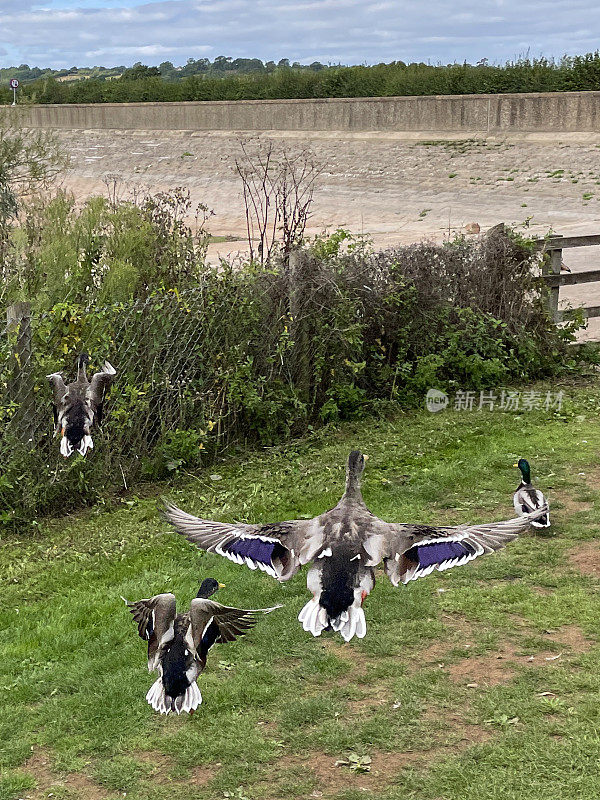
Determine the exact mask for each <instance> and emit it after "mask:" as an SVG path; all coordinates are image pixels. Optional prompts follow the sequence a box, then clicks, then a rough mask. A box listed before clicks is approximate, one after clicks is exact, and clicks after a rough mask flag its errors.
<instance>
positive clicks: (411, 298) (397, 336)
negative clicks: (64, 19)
mask: <svg viewBox="0 0 600 800" xmlns="http://www.w3.org/2000/svg"><path fill="white" fill-rule="evenodd" d="M54 202H57V201H54ZM138 211H139V209H138ZM133 212H134V209H133V208H132V207H131V205H130V204H123V205H122V206H119V207H117V208H116V209H112V210H109V212H107V213H110V214H112V215H116V216H117V217H118V218H120V215H121V214H123V215H125V217H126V218H127V215H130V214H132V213H133ZM140 213H141V212H140ZM85 214H86V209H85V208H83V209H75V208H73V207H72V208H71V209H70V211H69V212H68V214H67V215H66V218H65V219H66V221H68V222H69V225H66V223H65V225H63V227H62V229H60V228H59V229H57V228H56V227H53V222H52V220H53V219H54V217H53V215H52V214H50V215H49V217H47V218H46V219H47V220H50V221H47V222H46V225H47V229H45V230H42V231H41V232H38V233H40V234H45V236H44V235H42V236H41V243H40V241H37V240H36V243H34V244H30V245H29V246H28V248H26V253H27V254H28V256H29V258H30V261H31V265H30V268H31V272H32V273H33V274H34V275H35V276H36V277H37V278H38V282H37V283H36V284H35V285H36V287H37V293H36V294H35V295H34V296H32V300H33V303H34V313H33V319H32V323H31V357H30V358H29V360H28V363H27V364H26V365H25V368H23V367H22V365H21V364H20V363H17V361H16V359H15V352H18V350H19V345H18V343H17V339H18V336H19V332H18V331H16V332H14V333H12V334H11V335H10V336H8V337H6V336H5V337H4V338H3V339H2V341H1V344H0V350H1V352H0V425H2V428H3V431H4V433H5V435H4V437H3V439H2V442H1V443H0V463H2V464H3V468H2V473H1V474H0V520H1V521H2V522H3V523H4V524H5V525H9V526H20V525H22V524H24V523H26V522H27V521H29V520H31V519H33V518H35V516H36V515H39V514H42V513H44V514H46V513H54V512H59V511H65V510H70V509H73V508H76V507H77V506H79V505H81V504H82V503H85V502H90V501H93V500H95V499H98V498H99V497H102V496H106V491H107V489H108V488H110V487H115V486H119V485H121V486H123V483H126V484H127V486H131V484H132V483H133V482H135V481H139V480H140V479H150V480H157V479H163V478H166V477H169V476H171V475H174V474H177V473H179V472H181V471H188V470H193V469H194V468H196V467H198V466H200V465H202V464H204V463H206V462H210V461H211V460H213V459H214V458H215V456H216V455H217V454H219V453H222V452H223V451H224V450H225V449H227V448H228V447H230V446H231V445H233V444H252V443H260V444H261V445H271V444H274V443H276V442H279V441H281V440H283V439H285V438H286V437H289V436H293V435H298V434H301V433H302V432H303V431H305V430H306V429H307V428H308V426H310V425H314V424H318V423H322V422H328V421H335V420H340V419H348V418H360V417H361V416H363V415H365V414H369V413H376V412H377V411H378V410H381V409H386V408H388V407H389V406H390V404H391V405H393V406H397V405H398V404H400V405H404V406H410V405H414V404H420V403H422V402H423V397H424V394H425V393H426V391H427V389H428V388H431V387H436V388H442V389H443V388H447V389H451V390H456V389H483V388H486V387H498V386H510V385H513V386H514V385H515V384H517V383H519V382H522V381H527V380H533V379H536V378H539V377H543V376H547V375H551V374H555V373H558V372H560V371H561V370H563V369H564V368H565V364H568V362H569V358H568V357H567V349H566V342H567V341H568V340H569V336H570V332H568V331H567V332H560V331H557V329H556V328H555V326H554V325H553V324H552V322H551V321H550V320H549V318H548V316H547V313H546V311H545V296H544V292H545V290H544V288H543V286H542V285H541V282H540V281H539V279H538V278H536V277H535V276H534V273H533V271H532V267H533V265H534V262H535V261H536V259H537V256H536V253H535V249H534V247H533V245H532V243H531V242H529V241H526V240H523V239H521V238H520V237H518V236H515V235H514V234H512V233H511V232H509V231H506V230H504V229H502V228H498V229H496V230H495V231H493V232H492V234H491V235H488V236H487V237H483V238H481V239H480V240H470V241H466V240H464V239H462V238H461V239H458V240H456V241H455V242H452V243H449V244H446V245H440V246H437V245H428V244H421V245H414V246H412V247H404V248H398V249H395V250H389V251H385V252H382V253H372V252H370V250H369V249H368V248H367V247H365V246H362V245H360V244H358V245H357V244H356V243H353V244H352V245H351V247H350V248H349V249H350V252H347V253H346V254H343V253H342V252H341V246H342V245H343V243H344V239H345V238H348V237H347V235H346V234H345V233H343V232H341V233H339V232H338V234H337V235H336V236H335V237H332V238H331V239H325V240H318V241H317V242H315V243H314V244H313V245H312V246H311V247H310V248H309V249H308V250H306V251H305V252H304V254H303V255H301V256H300V257H299V258H298V264H297V267H296V269H293V270H292V269H291V268H290V266H289V265H288V264H286V263H284V262H281V263H278V264H272V265H271V266H270V267H269V268H266V269H262V268H258V267H256V266H253V265H246V266H245V267H244V268H240V267H239V265H238V266H237V267H235V268H234V267H233V266H231V265H228V264H226V263H221V264H219V265H218V266H216V267H208V266H206V265H204V263H203V260H202V252H201V251H195V250H194V249H193V247H192V245H191V242H190V239H189V236H190V232H189V231H187V230H186V229H185V228H184V229H181V230H179V229H177V228H176V229H172V236H171V238H170V240H169V242H170V245H169V247H168V248H166V249H165V250H164V252H163V251H162V250H158V251H156V250H154V251H153V252H155V255H156V253H163V255H162V258H163V259H164V260H163V261H161V260H160V257H159V256H156V258H158V261H156V262H155V263H154V265H153V267H152V271H151V274H152V276H153V278H152V281H153V282H155V285H157V286H158V288H155V289H153V290H151V289H150V287H149V286H148V285H147V284H146V283H145V282H144V281H138V282H137V283H135V282H132V283H131V284H130V286H131V296H130V297H128V298H123V299H121V300H119V301H118V302H115V301H113V302H106V301H104V302H101V299H102V298H106V297H108V296H110V292H108V293H107V291H106V286H105V282H106V281H108V280H109V279H110V276H111V274H113V271H115V272H116V274H119V272H120V271H121V270H122V269H123V268H124V265H125V264H126V263H127V261H126V260H123V259H124V256H123V252H122V251H121V250H119V251H118V253H117V254H116V255H115V253H114V252H113V236H112V227H111V226H110V225H109V226H107V219H106V216H104V215H103V214H97V215H96V216H95V217H94V220H95V223H94V225H96V227H94V225H92V224H88V225H87V226H82V227H80V226H78V220H80V219H81V217H82V215H85ZM144 214H145V216H144ZM39 218H43V217H39V215H38V219H39ZM86 219H87V222H88V223H90V218H89V217H87V218H86ZM140 219H141V220H146V221H148V220H149V222H148V227H145V226H144V225H141V226H139V228H138V234H139V237H140V240H141V242H143V243H145V245H146V247H141V245H140V242H138V245H140V246H138V247H136V248H134V249H133V251H132V253H130V254H129V258H130V259H131V258H133V254H135V253H139V252H141V253H143V254H145V253H147V252H149V251H152V248H156V247H157V242H161V241H162V236H161V235H159V233H161V232H162V233H163V234H164V231H165V221H164V217H163V216H162V215H159V216H158V217H156V215H153V214H150V212H149V211H148V209H146V212H144V213H142V216H141V217H140ZM114 225H116V222H115V220H114V219H113V220H112V226H113V227H114ZM69 226H70V227H69ZM166 227H167V229H168V228H169V226H168V225H167V226H166ZM117 228H118V226H117ZM66 229H68V230H70V231H71V234H70V235H74V234H73V230H76V231H78V234H77V242H78V248H79V249H78V252H79V254H80V257H79V263H82V264H84V265H87V266H85V269H84V270H83V272H81V271H78V270H72V272H71V275H70V277H69V278H68V280H67V284H68V282H69V280H71V282H72V286H71V290H72V291H71V295H70V296H69V297H68V299H66V300H63V301H61V302H57V301H56V299H55V297H53V294H52V292H50V291H49V289H48V287H47V286H45V285H44V283H43V281H42V279H41V278H40V271H39V269H38V268H37V266H36V265H39V263H40V259H41V260H42V261H44V259H46V260H47V259H48V248H49V247H50V245H51V244H52V242H53V241H54V240H56V241H57V242H59V241H63V242H64V241H65V234H64V231H65V230H66ZM84 232H85V235H84ZM101 234H102V235H101ZM66 241H69V237H68V236H67V238H66ZM92 242H94V243H95V247H96V249H95V251H94V252H95V255H94V259H93V264H92V266H91V267H90V266H89V263H88V262H89V248H90V247H91V243H92ZM186 243H187V245H188V246H184V244H186ZM140 247H141V250H140ZM50 250H51V251H52V248H51V247H50ZM85 254H87V255H85ZM15 259H16V261H18V258H17V256H16V255H15ZM144 259H145V256H144V257H143V258H142V262H144ZM144 263H145V262H144ZM178 264H179V265H182V264H186V265H187V269H186V270H183V269H175V267H176V266H177V265H178ZM87 269H89V270H90V271H89V272H86V271H85V270H87ZM131 269H132V274H137V268H136V267H135V264H133V265H131ZM82 275H83V276H84V277H83V278H82ZM159 276H162V279H163V284H162V286H160V282H159V280H158V278H159ZM92 279H94V280H92ZM82 280H83V281H84V282H83V283H82ZM85 280H88V285H87V290H86V288H85ZM89 281H91V284H90V283H89ZM94 281H95V282H94ZM134 287H135V288H134ZM67 294H68V292H67ZM82 351H87V352H88V353H90V355H91V357H92V366H94V365H95V366H100V364H101V362H102V361H103V359H104V358H108V359H109V360H110V361H111V362H112V363H113V364H114V366H115V367H116V369H117V371H118V376H117V380H116V383H115V385H114V387H113V389H112V391H111V396H110V400H109V402H108V405H107V416H106V420H105V423H104V425H103V428H102V430H101V431H100V432H99V433H98V434H97V435H96V436H95V441H96V447H95V449H94V450H93V451H92V452H91V453H90V454H89V455H88V457H87V458H86V459H82V458H81V457H80V456H75V457H73V458H71V459H68V460H64V459H62V457H61V456H60V455H59V453H58V444H57V442H56V440H53V439H52V415H51V407H50V392H49V388H48V385H47V381H46V379H45V375H46V374H48V373H50V372H54V371H55V370H58V369H62V370H64V371H65V374H66V375H67V376H72V374H73V370H74V363H75V360H76V357H77V354H78V353H79V352H82ZM23 369H24V370H25V371H24V372H23ZM19 380H20V383H19Z"/></svg>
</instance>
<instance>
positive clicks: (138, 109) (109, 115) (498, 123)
mask: <svg viewBox="0 0 600 800" xmlns="http://www.w3.org/2000/svg"><path fill="white" fill-rule="evenodd" d="M5 112H6V113H8V114H15V115H17V116H18V119H19V123H20V124H22V125H23V126H25V127H32V128H57V129H67V130H69V129H70V130H72V129H85V128H89V129H116V130H191V131H200V130H244V131H251V130H255V131H266V130H288V131H294V130H299V131H303V130H306V131H431V132H435V131H464V132H465V133H496V132H519V131H520V132H548V133H560V132H565V133H566V132H579V131H581V132H586V131H589V132H595V131H600V92H564V93H552V94H550V93H548V94H502V95H457V96H435V97H364V98H348V99H346V98H333V99H322V100H239V101H236V102H229V101H223V102H190V103H110V104H102V105H100V104H98V105H91V104H90V105H83V104H82V105H40V106H30V107H21V108H19V107H17V108H16V109H13V108H11V107H7V108H6V109H5Z"/></svg>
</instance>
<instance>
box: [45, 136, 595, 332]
mask: <svg viewBox="0 0 600 800" xmlns="http://www.w3.org/2000/svg"><path fill="white" fill-rule="evenodd" d="M59 136H60V137H61V139H62V140H63V142H64V144H65V145H66V147H67V148H68V149H69V151H70V153H71V156H72V169H71V171H70V173H69V174H68V176H67V177H66V178H65V180H64V184H65V186H66V187H67V188H69V189H70V190H72V191H73V192H74V193H75V195H76V196H77V198H78V199H83V198H85V197H86V196H88V195H90V194H93V193H105V192H106V186H105V184H104V179H105V178H106V176H118V177H119V178H120V179H121V180H122V181H123V187H122V193H123V194H126V193H127V191H129V190H131V189H133V188H134V187H140V186H141V187H147V188H149V189H151V190H152V191H162V190H167V189H172V188H174V187H175V186H187V187H189V189H190V190H191V192H192V198H193V201H194V203H198V202H202V203H205V204H206V205H207V206H208V207H209V208H211V209H213V210H214V212H215V215H214V217H213V218H212V219H211V222H210V230H211V233H212V234H214V235H215V236H224V237H240V239H239V241H227V242H224V243H220V244H213V245H211V250H210V255H211V256H212V257H215V258H216V257H217V255H228V254H230V253H235V252H236V251H240V250H244V242H243V236H244V232H245V223H244V209H243V204H242V196H241V185H240V181H239V178H238V177H237V176H236V174H235V172H234V162H235V158H236V156H237V155H238V154H239V152H240V139H247V138H250V137H251V136H253V137H254V138H257V136H256V134H247V133H244V132H232V131H223V132H221V131H219V132H217V131H215V132H197V133H194V132H184V131H173V132H164V131H144V132H140V131H96V130H78V131H60V132H59ZM407 136H410V138H406V137H407ZM435 136H436V137H438V138H435V139H434V138H425V137H424V136H423V137H421V138H418V137H416V136H415V135H414V134H410V135H407V134H381V135H380V134H372V133H365V134H348V133H344V132H340V133H330V132H316V133H310V134H307V133H306V132H284V133H281V132H269V133H261V134H259V138H262V139H268V138H276V139H278V140H279V141H280V142H282V143H283V142H284V143H285V144H286V145H287V146H289V147H290V148H291V149H295V148H299V147H304V146H307V145H308V146H310V147H311V149H312V150H313V151H314V154H315V157H316V159H317V160H318V161H319V162H320V163H321V164H322V166H323V170H324V171H323V174H322V177H321V179H320V183H319V185H318V188H317V191H316V195H315V205H314V215H313V217H312V219H311V223H310V226H311V228H310V229H311V231H312V232H315V233H316V232H320V231H322V230H323V229H329V230H332V229H335V228H337V227H345V228H348V229H350V230H351V231H353V232H355V233H367V234H369V235H370V236H371V237H372V238H373V240H374V243H375V244H376V245H377V246H381V247H385V246H388V245H393V244H398V243H402V244H405V243H409V242H415V241H419V240H421V239H435V240H438V241H439V240H442V239H443V238H444V237H448V235H449V234H450V235H454V234H455V233H457V232H460V231H463V232H464V227H465V225H467V224H468V223H470V222H477V223H478V224H479V225H480V226H481V230H482V231H485V230H486V229H487V228H489V227H491V226H492V225H495V224H497V223H498V222H507V223H511V224H516V225H523V229H524V230H526V229H527V230H529V231H531V232H534V233H536V234H539V235H543V234H545V233H547V231H548V230H549V229H550V228H552V229H553V230H554V231H555V232H557V233H561V234H567V233H570V234H578V233H581V234H583V233H600V135H594V134H585V135H578V134H563V135H562V137H563V138H562V139H561V140H560V141H559V140H558V139H554V138H553V137H551V136H550V135H548V134H546V135H543V134H539V135H538V136H537V137H536V138H535V140H534V139H532V138H527V137H526V136H520V137H517V136H510V137H506V138H503V139H500V138H490V137H488V138H479V139H476V138H473V139H464V138H461V139H457V138H453V135H452V134H449V135H448V136H444V135H442V134H435ZM454 137H455V135H454ZM597 249H598V248H581V249H577V250H570V251H567V252H566V254H565V256H566V261H567V264H568V266H569V267H570V268H571V270H572V271H574V272H576V271H577V270H581V269H585V268H588V269H589V268H593V267H594V266H597V264H596V261H597ZM568 303H571V304H573V305H582V304H583V305H600V284H584V285H582V286H580V287H576V286H574V287H566V288H564V289H562V290H561V305H565V304H568ZM599 333H600V323H599V322H598V321H591V322H590V326H589V329H588V332H587V335H588V336H593V337H594V338H596V337H597V336H598V335H599Z"/></svg>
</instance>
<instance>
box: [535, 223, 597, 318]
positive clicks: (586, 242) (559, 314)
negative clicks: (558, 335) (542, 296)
mask: <svg viewBox="0 0 600 800" xmlns="http://www.w3.org/2000/svg"><path fill="white" fill-rule="evenodd" d="M598 245H600V234H594V235H592V236H551V237H549V238H548V239H539V240H538V246H539V248H540V250H543V251H544V252H547V253H549V254H550V258H549V259H548V261H547V262H546V263H545V265H544V272H543V278H544V280H545V281H546V283H547V284H548V286H549V287H550V298H549V301H548V305H549V308H550V311H551V313H552V315H553V317H554V320H555V322H562V321H563V320H565V319H568V317H569V313H573V312H570V310H566V311H561V310H559V308H558V297H559V292H560V287H561V286H576V285H579V284H580V283H596V282H598V283H600V270H599V269H592V270H585V271H584V272H567V273H564V272H561V267H562V263H563V250H567V249H569V248H571V247H594V246H598ZM575 310H576V309H573V311H575ZM577 310H580V311H583V313H584V315H585V317H586V318H587V319H591V318H592V317H600V306H587V307H584V308H581V309H577Z"/></svg>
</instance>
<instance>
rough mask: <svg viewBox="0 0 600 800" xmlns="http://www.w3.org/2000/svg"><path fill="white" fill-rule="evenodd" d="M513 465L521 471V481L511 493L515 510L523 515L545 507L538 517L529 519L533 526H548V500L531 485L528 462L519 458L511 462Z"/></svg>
mask: <svg viewBox="0 0 600 800" xmlns="http://www.w3.org/2000/svg"><path fill="white" fill-rule="evenodd" d="M513 467H518V468H519V470H520V472H521V483H520V484H519V486H518V488H517V491H516V492H515V493H514V495H513V503H514V506H515V511H516V512H517V514H519V515H521V516H523V515H524V514H531V513H532V512H534V511H537V510H538V509H540V508H545V509H546V513H545V514H542V515H541V516H540V517H539V518H538V519H533V520H531V524H532V525H533V527H534V528H549V527H550V511H549V510H548V508H549V507H548V500H547V499H546V498H545V497H544V495H543V494H542V493H541V492H540V490H539V489H534V488H533V486H532V485H531V470H530V469H529V462H528V461H527V460H526V459H524V458H520V459H519V460H518V461H517V463H516V464H513Z"/></svg>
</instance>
